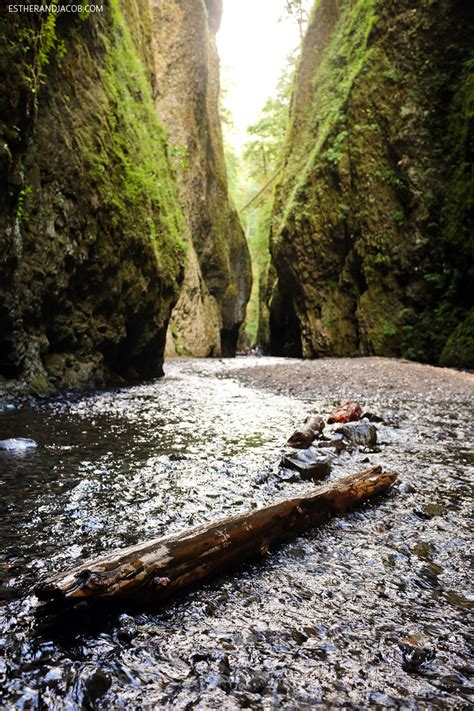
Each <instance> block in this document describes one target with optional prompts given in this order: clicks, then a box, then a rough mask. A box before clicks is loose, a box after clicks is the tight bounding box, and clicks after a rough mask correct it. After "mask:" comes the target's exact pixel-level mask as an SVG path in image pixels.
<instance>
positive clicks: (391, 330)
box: [379, 316, 397, 337]
mask: <svg viewBox="0 0 474 711" xmlns="http://www.w3.org/2000/svg"><path fill="white" fill-rule="evenodd" d="M379 323H380V325H381V327H382V333H383V335H384V336H389V337H390V336H396V335H397V327H396V326H395V324H393V323H391V322H390V321H388V320H387V319H386V318H384V317H383V316H380V317H379Z"/></svg>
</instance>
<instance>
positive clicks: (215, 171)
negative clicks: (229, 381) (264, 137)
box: [153, 0, 252, 356]
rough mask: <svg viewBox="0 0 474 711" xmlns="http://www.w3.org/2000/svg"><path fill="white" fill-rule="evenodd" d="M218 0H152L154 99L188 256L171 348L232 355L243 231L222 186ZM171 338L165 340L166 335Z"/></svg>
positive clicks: (242, 284)
mask: <svg viewBox="0 0 474 711" xmlns="http://www.w3.org/2000/svg"><path fill="white" fill-rule="evenodd" d="M221 13H222V0H206V2H205V1H204V0H167V1H166V2H158V3H154V4H153V46H154V56H155V63H156V67H157V74H156V85H155V91H154V94H155V103H156V108H157V112H158V115H159V116H160V119H162V120H163V122H164V124H165V125H166V127H167V129H168V131H169V136H170V144H171V153H172V156H173V165H174V169H175V174H176V178H177V181H178V184H179V188H180V196H181V200H182V204H183V208H184V213H185V216H186V225H187V234H188V242H189V245H190V250H193V251H194V252H195V255H196V258H195V259H194V258H192V257H191V256H190V258H189V260H188V264H187V270H186V278H185V282H184V287H183V290H182V293H181V296H180V299H179V302H178V304H177V306H176V308H175V309H174V311H173V316H172V320H171V323H170V332H171V334H172V341H173V344H174V347H175V349H176V351H177V352H178V353H185V354H190V355H199V356H202V355H220V354H223V355H234V353H235V348H236V345H237V338H238V334H239V327H240V325H241V323H242V322H243V320H244V318H245V308H246V305H247V301H248V299H249V296H250V288H251V280H252V276H251V265H250V256H249V251H248V247H247V242H246V239H245V235H244V232H243V229H242V226H241V224H240V221H239V218H238V216H237V212H236V210H235V208H234V206H233V204H232V201H231V198H230V196H229V192H228V186H227V174H226V167H225V160H224V151H223V142H222V135H221V126H220V118H219V60H218V55H217V50H216V44H215V33H216V31H217V30H218V28H219V25H220V18H221ZM170 340H171V339H170Z"/></svg>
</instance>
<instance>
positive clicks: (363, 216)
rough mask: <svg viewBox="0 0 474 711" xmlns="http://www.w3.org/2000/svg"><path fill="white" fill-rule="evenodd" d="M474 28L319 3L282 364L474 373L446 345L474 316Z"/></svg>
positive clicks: (285, 278)
mask: <svg viewBox="0 0 474 711" xmlns="http://www.w3.org/2000/svg"><path fill="white" fill-rule="evenodd" d="M473 27H474V23H473V7H472V6H471V4H469V3H464V2H461V1H460V0H429V1H428V0H426V1H423V2H417V3H414V2H412V1H411V0H390V1H387V0H351V1H350V0H318V1H317V2H316V3H315V7H314V9H313V12H312V16H311V19H310V22H309V27H308V31H307V34H306V37H305V40H304V44H303V48H302V56H301V60H300V64H299V67H298V70H297V74H296V80H295V88H294V95H293V99H292V108H291V116H290V130H289V135H288V141H287V147H286V155H285V162H284V169H283V172H282V177H281V180H280V182H279V185H278V187H277V191H276V198H275V205H274V212H273V227H272V234H271V251H272V259H273V264H274V267H275V269H276V272H277V275H278V280H277V282H276V284H275V286H274V288H273V289H272V294H271V296H270V298H269V308H270V325H271V347H272V350H273V352H274V353H286V354H293V355H297V354H299V353H301V354H302V355H303V356H306V357H317V356H329V355H335V356H347V355H368V354H376V355H389V356H405V357H408V358H416V359H419V360H425V361H431V362H439V359H440V357H441V354H442V353H447V352H448V351H449V353H450V354H452V360H451V361H450V362H451V363H452V364H456V363H457V364H459V365H462V364H463V363H464V362H465V361H464V360H463V358H461V359H460V360H459V361H456V357H457V356H455V355H454V353H455V352H459V353H460V351H459V350H458V351H455V350H453V349H452V348H448V346H447V343H454V342H456V343H457V342H459V338H460V336H459V334H460V332H461V330H462V329H461V330H458V326H459V324H460V323H461V322H464V323H467V321H466V320H465V319H466V315H467V312H468V310H469V308H470V307H471V306H472V290H470V288H469V284H470V283H471V284H472V277H473V276H474V274H473V270H472V264H473V259H472V257H473V248H472V244H473V242H472V235H473V234H474V226H473V211H472V206H473V204H474V183H473V171H472V156H473V145H474V143H473V141H474V139H473V114H474V111H473V102H474V92H473V76H474V75H473V70H474V63H473V60H472V57H471V55H470V51H471V47H472V45H473ZM285 333H291V339H290V341H291V344H290V349H289V348H288V339H286V338H285ZM463 333H464V331H463ZM455 334H457V336H456V335H455ZM446 348H447V349H448V351H446ZM443 349H444V350H443ZM446 357H447V356H446ZM450 357H451V356H450ZM443 358H444V359H445V356H443Z"/></svg>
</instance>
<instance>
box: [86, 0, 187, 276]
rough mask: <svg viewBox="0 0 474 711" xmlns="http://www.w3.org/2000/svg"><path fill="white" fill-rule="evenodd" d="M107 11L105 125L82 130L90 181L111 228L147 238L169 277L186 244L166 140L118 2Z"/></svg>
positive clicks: (179, 151) (181, 154)
mask: <svg viewBox="0 0 474 711" xmlns="http://www.w3.org/2000/svg"><path fill="white" fill-rule="evenodd" d="M111 10H112V18H113V33H111V34H110V35H105V34H104V35H103V36H102V39H103V41H104V44H105V47H106V62H105V70H104V72H103V85H104V89H105V95H106V97H107V99H106V100H107V103H108V107H109V108H108V110H107V111H102V112H101V115H102V116H108V120H107V122H106V123H102V124H100V123H97V124H95V125H94V126H91V127H88V135H87V136H86V137H85V141H86V143H87V144H88V145H90V146H91V149H90V150H89V152H88V160H89V164H90V176H91V178H92V180H93V181H94V182H96V183H97V187H98V189H99V191H100V193H101V195H102V198H103V201H104V204H105V205H106V206H107V208H108V209H109V210H110V214H111V218H110V219H111V223H112V225H116V226H117V227H119V226H120V225H121V229H123V226H124V225H127V229H128V230H130V233H131V234H133V233H136V232H137V231H138V230H139V231H141V232H142V233H143V234H147V235H148V238H149V240H150V241H151V243H152V244H153V245H154V247H155V250H156V258H157V260H158V262H159V264H160V267H161V271H162V273H163V274H167V275H168V276H169V277H170V278H171V277H172V275H173V274H175V273H176V259H181V258H182V257H183V256H184V253H185V251H186V242H185V239H184V236H183V235H184V226H183V217H182V213H181V211H180V209H179V208H178V202H177V189H176V185H175V183H174V181H173V180H172V178H171V175H170V170H169V165H168V162H167V151H166V137H165V133H164V129H163V128H162V126H161V125H160V124H159V122H158V120H157V117H156V112H155V109H154V105H153V99H152V96H151V91H150V86H149V83H148V79H147V77H146V75H145V71H144V68H143V65H142V63H141V61H140V59H139V57H138V55H137V52H136V50H135V46H134V44H133V40H132V37H131V33H130V29H129V27H128V25H127V23H126V22H125V21H124V19H123V17H122V13H121V11H120V7H119V4H118V0H112V3H111ZM91 131H92V133H91ZM171 152H172V153H173V149H172V150H171ZM176 154H177V155H178V156H179V158H178V160H179V161H180V163H181V164H182V163H183V162H184V161H185V154H184V151H183V149H182V147H179V146H178V147H175V155H174V157H175V158H176Z"/></svg>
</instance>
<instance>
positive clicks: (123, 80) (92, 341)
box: [0, 0, 186, 393]
mask: <svg viewBox="0 0 474 711" xmlns="http://www.w3.org/2000/svg"><path fill="white" fill-rule="evenodd" d="M104 7H106V10H105V12H104V13H103V14H100V15H99V14H94V15H90V16H89V17H86V16H85V14H84V13H83V15H82V16H78V15H72V14H67V15H66V14H64V15H52V14H51V15H46V14H42V15H41V16H39V15H29V14H9V13H8V12H6V8H2V10H1V30H0V32H1V39H0V42H1V46H0V84H1V86H0V89H1V100H0V132H1V134H2V135H1V141H0V144H1V146H2V148H1V155H0V171H1V172H0V180H1V186H2V190H1V198H0V200H1V202H0V227H1V233H0V329H1V333H0V376H2V377H3V379H4V380H6V381H11V380H16V381H17V382H23V383H25V384H27V386H28V387H29V388H30V389H31V390H33V391H34V392H37V393H45V392H50V391H52V390H54V389H58V388H59V389H61V388H70V387H74V388H76V387H81V386H91V385H97V384H101V383H106V382H111V381H114V380H118V379H123V378H125V379H126V380H129V379H131V378H135V377H152V376H156V375H160V374H161V373H162V362H163V352H164V345H165V335H166V329H167V325H168V320H169V317H170V313H171V309H172V307H173V305H174V304H175V302H176V300H177V298H178V292H179V285H180V282H181V280H182V277H183V265H184V261H185V250H186V244H185V241H186V240H185V225H184V219H183V215H182V211H181V208H180V205H179V201H178V191H177V187H176V183H175V180H174V178H173V175H172V170H171V167H170V162H169V159H168V154H167V140H166V135H165V132H164V129H163V128H162V126H161V125H160V123H159V121H158V120H157V117H156V112H155V107H154V103H153V97H152V87H153V84H154V69H153V61H152V60H153V55H152V51H151V18H150V13H149V6H148V0H110V2H108V3H104Z"/></svg>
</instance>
